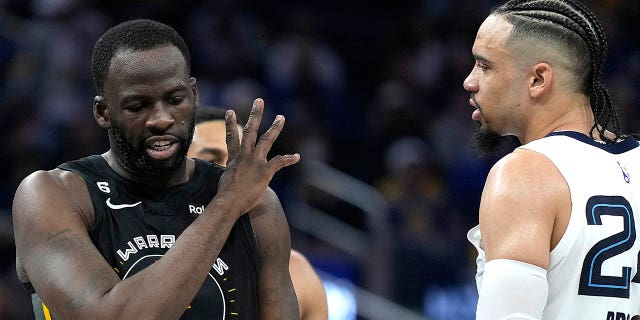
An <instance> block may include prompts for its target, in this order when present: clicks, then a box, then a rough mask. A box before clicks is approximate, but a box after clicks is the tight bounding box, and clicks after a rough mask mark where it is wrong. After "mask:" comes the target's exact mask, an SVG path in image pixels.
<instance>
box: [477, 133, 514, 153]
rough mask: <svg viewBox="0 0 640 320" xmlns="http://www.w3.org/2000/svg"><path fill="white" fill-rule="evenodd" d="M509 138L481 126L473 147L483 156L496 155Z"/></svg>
mask: <svg viewBox="0 0 640 320" xmlns="http://www.w3.org/2000/svg"><path fill="white" fill-rule="evenodd" d="M507 140H508V139H506V138H505V137H503V136H501V135H500V134H499V133H497V132H495V131H493V130H491V129H489V128H487V127H482V126H481V127H479V128H478V130H477V131H476V135H475V141H474V144H473V147H474V150H475V151H476V152H477V153H478V154H480V155H482V156H494V155H498V154H499V153H500V152H501V151H503V146H504V145H505V144H506V143H505V142H506V141H507Z"/></svg>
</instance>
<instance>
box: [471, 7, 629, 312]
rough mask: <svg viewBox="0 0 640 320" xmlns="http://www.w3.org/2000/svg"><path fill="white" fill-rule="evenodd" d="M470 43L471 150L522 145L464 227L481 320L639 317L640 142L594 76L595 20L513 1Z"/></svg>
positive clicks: (600, 50)
mask: <svg viewBox="0 0 640 320" xmlns="http://www.w3.org/2000/svg"><path fill="white" fill-rule="evenodd" d="M472 51H473V56H474V58H475V65H474V67H473V69H472V71H471V73H470V74H469V76H468V77H467V78H466V79H465V81H464V88H465V89H466V90H467V91H469V92H470V93H471V97H470V104H471V105H472V106H473V107H474V108H475V111H474V112H473V115H472V119H473V120H475V121H478V122H479V123H480V129H479V131H478V135H477V143H478V147H479V148H480V149H483V150H485V151H486V150H491V149H492V147H494V146H496V145H497V142H498V141H499V140H500V136H506V135H513V136H516V137H517V138H518V139H519V140H520V142H521V143H522V144H523V146H522V147H520V148H518V149H516V150H515V151H513V152H512V153H511V154H509V155H507V156H505V157H504V158H502V159H501V160H500V161H498V162H497V163H496V164H495V165H494V167H493V168H492V169H491V171H490V173H489V176H488V178H487V181H486V184H485V187H484V190H483V193H482V199H481V203H480V213H479V215H480V225H479V228H478V227H476V228H474V229H472V230H471V231H470V232H469V239H470V240H471V242H472V243H474V245H476V247H477V248H478V249H479V257H478V274H477V280H478V289H479V294H480V298H479V302H478V309H477V318H478V319H598V320H609V319H612V320H616V319H634V320H635V319H638V318H640V316H639V315H638V314H640V274H639V270H638V269H639V263H640V262H639V261H638V259H639V258H640V239H637V238H638V237H637V231H638V229H639V228H640V216H638V212H640V203H639V202H638V201H639V200H640V185H638V183H640V180H638V179H640V148H638V141H637V140H636V139H634V138H631V137H626V136H624V135H623V134H622V133H621V129H620V124H619V121H618V118H617V116H616V113H615V111H614V109H613V106H612V103H611V99H610V98H609V94H608V92H607V91H606V89H605V88H604V86H603V84H602V83H601V81H600V74H601V72H602V67H603V65H604V62H605V56H606V52H607V44H606V39H605V35H604V32H603V30H602V27H601V26H600V23H599V22H598V20H597V18H596V17H595V16H594V14H593V13H592V12H591V11H590V10H589V9H588V8H586V7H585V6H584V5H582V4H580V3H578V2H576V1H572V0H551V1H548V0H545V1H543V0H525V1H520V0H518V1H509V2H507V3H505V4H503V5H501V6H499V7H497V8H495V9H494V10H493V11H492V13H491V14H490V15H489V16H488V17H487V18H486V20H485V21H484V22H483V23H482V25H481V26H480V28H479V30H478V33H477V36H476V39H475V43H474V44H473V49H472ZM485 260H486V263H485Z"/></svg>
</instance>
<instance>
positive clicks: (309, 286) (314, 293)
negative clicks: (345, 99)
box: [187, 107, 329, 320]
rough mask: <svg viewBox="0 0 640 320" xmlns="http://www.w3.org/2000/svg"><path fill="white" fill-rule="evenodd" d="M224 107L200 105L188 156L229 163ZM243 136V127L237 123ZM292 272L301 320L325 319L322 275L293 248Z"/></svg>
mask: <svg viewBox="0 0 640 320" xmlns="http://www.w3.org/2000/svg"><path fill="white" fill-rule="evenodd" d="M224 116H225V110H224V109H220V108H216V107H201V108H198V110H197V111H196V126H195V132H194V134H193V141H192V143H191V146H189V151H188V152H187V157H190V158H199V159H202V160H205V161H209V162H211V163H215V164H218V165H221V166H226V165H227V159H228V156H229V154H228V152H227V142H226V141H225V133H226V129H225V123H224ZM238 135H239V137H240V139H242V126H241V125H240V124H238ZM289 273H291V281H292V282H293V289H294V290H295V292H296V298H297V299H298V309H299V311H300V319H301V320H323V319H324V320H326V319H327V318H328V316H329V310H328V309H327V295H326V293H325V290H324V287H323V286H322V281H321V280H320V277H318V275H317V274H316V272H315V271H314V270H313V266H311V264H310V263H309V261H308V260H307V258H305V256H304V255H302V254H301V253H300V252H298V251H295V250H293V249H292V250H291V256H290V258H289Z"/></svg>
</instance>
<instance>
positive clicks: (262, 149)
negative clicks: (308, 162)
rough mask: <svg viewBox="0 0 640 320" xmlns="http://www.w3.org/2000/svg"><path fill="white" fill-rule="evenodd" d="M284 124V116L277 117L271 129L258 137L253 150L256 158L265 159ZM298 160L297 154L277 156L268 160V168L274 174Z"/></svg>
mask: <svg viewBox="0 0 640 320" xmlns="http://www.w3.org/2000/svg"><path fill="white" fill-rule="evenodd" d="M284 122H285V119H284V116H282V115H277V116H276V118H275V120H274V121H273V123H272V124H271V127H270V128H269V130H267V132H265V133H263V134H262V135H261V136H260V141H258V144H257V145H256V148H255V150H254V153H255V154H256V155H257V156H258V157H260V158H262V159H266V158H267V154H268V153H269V151H270V150H271V147H273V144H274V142H275V141H276V139H277V138H278V136H279V135H280V132H282V128H283V127H284ZM299 160H300V155H299V154H297V153H296V154H289V155H279V156H276V157H274V158H273V159H271V160H269V161H268V166H269V167H270V168H271V169H272V170H273V172H274V173H275V172H277V171H278V170H280V169H282V168H283V167H286V166H290V165H292V164H295V163H297V162H298V161H299Z"/></svg>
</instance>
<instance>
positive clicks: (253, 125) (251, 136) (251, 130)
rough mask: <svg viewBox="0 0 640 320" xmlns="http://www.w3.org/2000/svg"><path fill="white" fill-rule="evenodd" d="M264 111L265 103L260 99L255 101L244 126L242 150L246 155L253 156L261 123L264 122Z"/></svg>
mask: <svg viewBox="0 0 640 320" xmlns="http://www.w3.org/2000/svg"><path fill="white" fill-rule="evenodd" d="M263 111H264V101H263V100H262V99H260V98H258V99H255V100H253V106H252V107H251V113H250V114H249V119H248V120H247V124H246V125H245V126H244V129H243V135H242V143H241V144H240V148H241V150H242V152H243V153H244V154H247V155H248V154H251V152H252V151H253V148H254V147H255V144H256V137H257V136H258V130H259V129H260V121H262V113H263Z"/></svg>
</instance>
